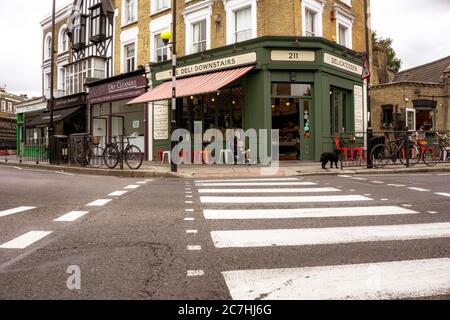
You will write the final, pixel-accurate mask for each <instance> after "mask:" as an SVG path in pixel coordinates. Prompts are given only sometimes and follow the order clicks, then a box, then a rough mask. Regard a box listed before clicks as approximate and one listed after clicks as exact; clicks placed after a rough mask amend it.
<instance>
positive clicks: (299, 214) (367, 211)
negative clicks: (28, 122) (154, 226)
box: [203, 206, 418, 220]
mask: <svg viewBox="0 0 450 320" xmlns="http://www.w3.org/2000/svg"><path fill="white" fill-rule="evenodd" d="M417 213H418V212H416V211H413V210H409V209H405V208H402V207H395V206H387V207H347V208H345V207H337V208H308V209H283V210H280V209H260V210H258V209H254V210H242V209H241V210H203V215H204V217H205V219H207V220H229V219H230V220H231V219H297V218H328V217H362V216H385V215H403V214H417Z"/></svg>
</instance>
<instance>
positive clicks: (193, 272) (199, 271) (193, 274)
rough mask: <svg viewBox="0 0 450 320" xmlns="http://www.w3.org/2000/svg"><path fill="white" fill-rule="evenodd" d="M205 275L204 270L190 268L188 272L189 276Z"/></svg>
mask: <svg viewBox="0 0 450 320" xmlns="http://www.w3.org/2000/svg"><path fill="white" fill-rule="evenodd" d="M204 275H205V271H204V270H188V271H187V273H186V276H188V277H200V276H204Z"/></svg>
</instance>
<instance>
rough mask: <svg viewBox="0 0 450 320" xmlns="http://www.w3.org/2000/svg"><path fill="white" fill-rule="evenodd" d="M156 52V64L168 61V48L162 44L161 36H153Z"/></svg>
mask: <svg viewBox="0 0 450 320" xmlns="http://www.w3.org/2000/svg"><path fill="white" fill-rule="evenodd" d="M155 44H156V46H155V47H156V52H155V60H156V62H161V61H166V60H167V59H168V52H169V46H166V45H165V44H164V41H162V39H161V34H158V35H156V36H155Z"/></svg>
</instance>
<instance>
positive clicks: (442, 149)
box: [424, 131, 450, 166]
mask: <svg viewBox="0 0 450 320" xmlns="http://www.w3.org/2000/svg"><path fill="white" fill-rule="evenodd" d="M435 135H436V142H434V143H433V144H432V146H431V147H430V148H428V151H427V155H428V156H427V157H426V158H425V157H424V161H425V160H426V162H425V163H427V164H428V165H429V166H434V165H436V164H438V163H439V162H444V163H445V162H450V143H449V140H450V137H449V136H448V135H447V132H442V133H440V132H438V131H437V132H436V134H435Z"/></svg>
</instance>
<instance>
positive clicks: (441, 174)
mask: <svg viewBox="0 0 450 320" xmlns="http://www.w3.org/2000/svg"><path fill="white" fill-rule="evenodd" d="M438 176H450V173H440V174H438Z"/></svg>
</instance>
